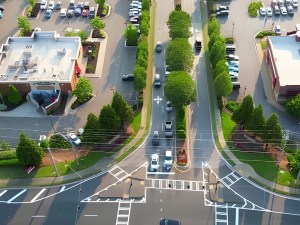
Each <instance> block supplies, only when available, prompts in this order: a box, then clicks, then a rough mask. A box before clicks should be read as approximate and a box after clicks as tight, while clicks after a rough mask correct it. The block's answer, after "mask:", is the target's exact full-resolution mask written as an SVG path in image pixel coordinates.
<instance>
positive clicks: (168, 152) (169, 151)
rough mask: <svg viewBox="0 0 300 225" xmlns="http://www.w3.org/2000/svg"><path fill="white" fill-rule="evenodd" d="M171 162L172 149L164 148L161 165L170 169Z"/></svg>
mask: <svg viewBox="0 0 300 225" xmlns="http://www.w3.org/2000/svg"><path fill="white" fill-rule="evenodd" d="M172 164H173V157H172V149H166V155H165V160H164V162H163V166H164V167H166V168H167V169H171V168H172Z"/></svg>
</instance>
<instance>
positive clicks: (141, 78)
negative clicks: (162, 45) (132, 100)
mask: <svg viewBox="0 0 300 225" xmlns="http://www.w3.org/2000/svg"><path fill="white" fill-rule="evenodd" d="M133 74H134V83H133V86H134V89H135V90H136V91H142V90H143V89H144V88H145V87H146V78H147V73H146V69H145V68H144V67H141V66H140V65H138V64H136V65H135V68H134V71H133Z"/></svg>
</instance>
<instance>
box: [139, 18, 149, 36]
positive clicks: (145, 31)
mask: <svg viewBox="0 0 300 225" xmlns="http://www.w3.org/2000/svg"><path fill="white" fill-rule="evenodd" d="M149 29H150V27H149V22H147V21H145V20H141V22H140V31H141V34H143V35H145V36H148V34H149Z"/></svg>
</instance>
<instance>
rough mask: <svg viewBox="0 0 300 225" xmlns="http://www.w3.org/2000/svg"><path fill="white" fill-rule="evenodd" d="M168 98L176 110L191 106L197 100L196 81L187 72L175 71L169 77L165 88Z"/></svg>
mask: <svg viewBox="0 0 300 225" xmlns="http://www.w3.org/2000/svg"><path fill="white" fill-rule="evenodd" d="M164 90H165V94H166V98H167V99H168V100H169V101H171V102H172V104H173V105H174V106H175V108H179V107H180V106H186V105H189V104H190V103H191V102H195V101H196V99H197V90H196V85H195V81H194V80H193V79H192V77H191V76H190V75H189V74H188V73H187V72H185V71H174V72H171V73H170V75H169V76H168V79H167V82H166V84H165V86H164Z"/></svg>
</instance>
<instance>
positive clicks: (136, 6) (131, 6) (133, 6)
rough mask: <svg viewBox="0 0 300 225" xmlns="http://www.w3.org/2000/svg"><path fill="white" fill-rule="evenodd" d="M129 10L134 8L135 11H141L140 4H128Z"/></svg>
mask: <svg viewBox="0 0 300 225" xmlns="http://www.w3.org/2000/svg"><path fill="white" fill-rule="evenodd" d="M129 8H130V9H134V8H136V9H142V5H141V4H134V3H130V4H129Z"/></svg>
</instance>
